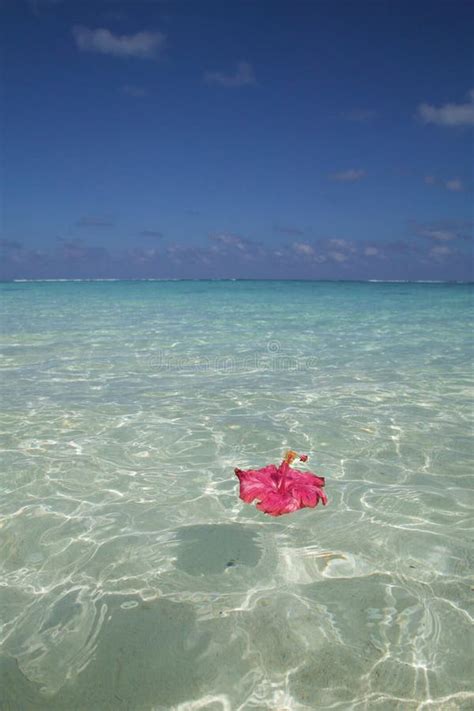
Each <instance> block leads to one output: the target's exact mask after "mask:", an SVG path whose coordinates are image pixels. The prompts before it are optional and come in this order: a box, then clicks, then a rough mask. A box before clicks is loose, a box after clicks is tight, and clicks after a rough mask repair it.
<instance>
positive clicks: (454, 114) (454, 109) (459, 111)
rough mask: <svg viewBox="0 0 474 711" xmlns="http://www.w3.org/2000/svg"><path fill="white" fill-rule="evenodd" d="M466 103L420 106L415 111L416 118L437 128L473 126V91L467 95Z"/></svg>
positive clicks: (424, 104)
mask: <svg viewBox="0 0 474 711" xmlns="http://www.w3.org/2000/svg"><path fill="white" fill-rule="evenodd" d="M467 96H468V101H466V102H465V103H461V104H444V106H439V107H436V106H433V105H432V104H426V103H423V104H420V105H419V106H418V109H417V116H418V118H419V119H420V120H421V121H423V123H433V124H435V125H437V126H473V125H474V89H471V90H470V91H469V92H468V94H467Z"/></svg>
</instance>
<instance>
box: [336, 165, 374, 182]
mask: <svg viewBox="0 0 474 711" xmlns="http://www.w3.org/2000/svg"><path fill="white" fill-rule="evenodd" d="M365 176H366V172H365V170H356V169H355V168H350V169H349V170H343V171H341V172H340V173H332V175H330V176H329V177H330V178H331V180H335V181H337V182H339V183H357V182H358V181H359V180H362V178H365Z"/></svg>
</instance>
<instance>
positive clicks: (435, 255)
mask: <svg viewBox="0 0 474 711" xmlns="http://www.w3.org/2000/svg"><path fill="white" fill-rule="evenodd" d="M452 254H454V250H453V249H452V248H451V247H448V246H447V245H445V244H440V245H436V247H432V248H431V249H430V251H429V256H430V257H431V258H432V259H435V260H436V261H443V260H444V259H445V258H446V257H449V256H451V255H452Z"/></svg>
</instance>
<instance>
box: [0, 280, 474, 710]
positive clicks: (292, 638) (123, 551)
mask: <svg viewBox="0 0 474 711" xmlns="http://www.w3.org/2000/svg"><path fill="white" fill-rule="evenodd" d="M0 291H1V298H2V308H3V314H2V326H3V331H4V339H3V348H2V361H1V362H2V368H3V370H2V387H3V396H2V403H3V406H2V427H1V435H2V443H3V444H2V446H3V450H4V451H3V453H2V458H3V465H2V470H1V472H2V473H1V480H0V482H1V498H0V566H1V573H0V610H1V614H0V624H1V626H0V635H1V636H0V640H1V642H2V652H1V656H0V708H1V709H2V711H20V710H21V711H29V709H35V710H46V709H47V710H48V711H49V710H51V711H59V710H61V711H76V710H81V711H82V710H84V711H105V710H107V711H108V710H114V711H115V710H117V711H120V710H121V709H129V710H131V711H142V710H143V711H145V710H146V711H151V710H152V709H154V710H156V711H159V710H160V711H162V710H164V709H177V710H178V709H179V710H180V711H185V710H188V711H191V710H193V709H206V710H209V711H221V710H222V711H227V710H232V711H233V710H234V709H235V710H237V709H249V710H254V711H255V710H260V709H261V710H265V709H268V710H270V709H271V710H273V711H276V710H283V709H291V710H293V709H295V710H296V711H299V710H300V709H316V708H317V709H343V710H344V711H345V710H346V709H383V711H385V710H388V711H391V710H392V709H400V711H402V710H403V711H409V710H411V709H430V710H431V709H440V710H441V709H442V710H443V711H449V710H451V709H466V710H467V709H472V708H474V693H473V684H472V645H473V636H472V621H473V614H474V613H473V606H472V596H473V587H474V581H473V579H472V577H470V575H471V573H472V569H473V557H474V556H473V550H474V548H473V536H472V531H473V528H472V518H471V517H472V512H473V505H474V500H473V499H474V497H473V487H472V479H471V467H470V464H471V458H472V403H473V400H472V390H471V389H470V388H471V385H472V362H473V361H472V345H473V344H472V335H471V334H472V331H471V327H472V321H471V316H472V293H473V292H472V287H471V286H468V285H443V284H354V283H304V282H286V283H285V282H114V283H60V284H58V283H34V284H3V285H0ZM288 446H290V447H292V448H294V449H296V450H297V451H300V452H307V453H308V454H309V455H310V460H309V462H308V465H307V466H308V468H309V469H313V470H314V471H315V472H317V473H319V474H320V475H323V476H325V477H326V480H327V483H326V489H327V494H328V497H329V504H328V506H327V507H326V508H323V507H321V506H319V507H318V508H317V509H315V510H308V509H305V510H303V511H299V512H296V513H294V514H292V515H290V516H284V517H281V518H271V517H268V516H265V515H263V514H261V513H260V512H258V511H256V510H255V508H254V507H252V506H249V505H246V504H243V503H242V502H241V501H240V500H239V498H238V495H237V480H236V479H235V477H234V475H233V468H234V466H237V465H238V466H239V467H241V468H247V467H251V466H263V465H264V464H266V463H269V462H272V461H279V459H280V457H281V453H282V451H283V450H284V449H285V448H286V447H288Z"/></svg>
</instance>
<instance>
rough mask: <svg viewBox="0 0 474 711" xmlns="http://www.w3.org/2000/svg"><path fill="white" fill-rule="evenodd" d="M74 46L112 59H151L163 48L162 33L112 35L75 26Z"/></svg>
mask: <svg viewBox="0 0 474 711" xmlns="http://www.w3.org/2000/svg"><path fill="white" fill-rule="evenodd" d="M72 32H73V36H74V39H75V41H76V45H77V46H78V48H79V49H80V50H82V51H83V52H97V53H99V54H110V55H112V56H114V57H137V58H139V59H153V58H154V57H156V56H157V54H158V52H159V51H160V50H162V49H163V48H164V46H165V42H166V36H165V35H164V34H163V33H162V32H149V31H143V32H136V33H135V34H133V35H114V34H113V32H111V31H110V30H107V29H105V28H99V29H96V30H90V29H88V28H87V27H83V26H81V25H76V26H75V27H74V28H73V31H72Z"/></svg>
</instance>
